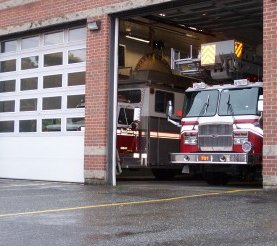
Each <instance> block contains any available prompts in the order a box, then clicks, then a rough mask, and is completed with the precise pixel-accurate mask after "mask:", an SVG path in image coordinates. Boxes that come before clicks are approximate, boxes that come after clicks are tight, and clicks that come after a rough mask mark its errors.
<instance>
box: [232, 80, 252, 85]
mask: <svg viewBox="0 0 277 246" xmlns="http://www.w3.org/2000/svg"><path fill="white" fill-rule="evenodd" d="M248 84H249V80H247V79H236V80H234V85H235V86H245V85H248Z"/></svg>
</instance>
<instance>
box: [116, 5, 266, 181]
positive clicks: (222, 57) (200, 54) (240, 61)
mask: <svg viewBox="0 0 277 246" xmlns="http://www.w3.org/2000/svg"><path fill="white" fill-rule="evenodd" d="M174 2H176V3H174ZM118 27H119V30H118V70H117V71H118V74H117V102H118V107H117V117H118V118H117V130H116V132H117V139H116V145H117V146H116V149H117V151H116V152H117V154H116V162H117V164H116V172H117V174H118V176H117V177H118V178H120V177H121V175H122V174H121V173H124V170H127V169H129V170H132V169H133V170H138V169H140V168H149V169H151V170H152V171H153V174H154V176H155V177H156V178H158V179H162V178H164V177H169V176H170V177H172V176H173V174H174V175H175V174H176V172H175V170H174V169H169V168H167V165H166V164H165V163H166V162H167V160H166V158H167V156H168V152H169V151H171V152H179V141H180V140H179V137H178V134H179V133H180V128H179V127H178V126H176V125H174V124H172V123H170V122H168V120H167V119H168V117H167V114H166V113H167V109H168V106H167V104H168V101H169V100H173V103H174V104H175V105H174V106H175V107H174V110H173V121H174V122H178V120H180V118H181V115H182V110H183V105H184V101H185V97H184V91H185V90H186V89H188V88H189V87H191V86H192V85H193V83H195V82H204V83H206V84H208V85H224V84H230V83H233V81H234V80H236V79H247V80H249V81H252V82H256V81H262V78H263V70H262V57H263V15H262V1H261V0H248V1H237V0H223V1H212V0H208V1H207V0H205V1H203V0H195V1H173V3H170V4H167V5H160V6H156V7H155V9H153V8H152V9H143V11H139V10H137V12H132V13H130V15H128V14H127V15H125V14H124V15H122V16H120V17H119V26H118ZM213 47H216V48H215V49H213ZM213 52H214V53H213ZM211 54H212V55H211ZM211 60H212V61H211ZM178 98H179V99H178ZM174 100H175V101H174ZM178 100H179V101H178ZM132 104H133V106H132ZM131 109H133V110H131ZM154 118H155V119H154ZM157 118H159V119H157ZM139 138H141V139H142V140H140V141H141V142H138V141H139V140H138V139H139ZM167 138H170V141H168V142H166V139H167ZM176 143H177V144H176ZM142 149H143V150H142ZM146 149H147V151H146ZM163 165H164V166H163ZM179 169H180V167H179ZM179 169H178V172H179V171H180V170H179ZM179 173H180V172H179ZM166 174H169V175H166Z"/></svg>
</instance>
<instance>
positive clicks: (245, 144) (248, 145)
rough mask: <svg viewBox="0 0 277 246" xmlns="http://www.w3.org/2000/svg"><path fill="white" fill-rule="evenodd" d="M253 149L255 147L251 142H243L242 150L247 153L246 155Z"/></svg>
mask: <svg viewBox="0 0 277 246" xmlns="http://www.w3.org/2000/svg"><path fill="white" fill-rule="evenodd" d="M252 148H253V145H252V143H251V142H249V141H245V142H243V144H242V150H243V151H244V152H245V153H249V152H250V151H251V150H252Z"/></svg>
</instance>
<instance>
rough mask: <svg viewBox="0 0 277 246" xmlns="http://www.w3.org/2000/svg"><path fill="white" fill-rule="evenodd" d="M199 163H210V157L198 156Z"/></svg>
mask: <svg viewBox="0 0 277 246" xmlns="http://www.w3.org/2000/svg"><path fill="white" fill-rule="evenodd" d="M199 161H210V156H209V155H200V156H199Z"/></svg>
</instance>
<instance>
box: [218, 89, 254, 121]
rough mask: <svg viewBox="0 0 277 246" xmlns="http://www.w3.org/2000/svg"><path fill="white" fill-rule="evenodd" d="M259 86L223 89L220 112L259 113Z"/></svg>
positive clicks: (222, 114)
mask: <svg viewBox="0 0 277 246" xmlns="http://www.w3.org/2000/svg"><path fill="white" fill-rule="evenodd" d="M258 96H259V88H258V87H252V88H236V89H225V90H222V91H221V96H220V103H219V109H218V114H219V115H221V116H225V115H245V114H253V115H256V114H257V103H258Z"/></svg>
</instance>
